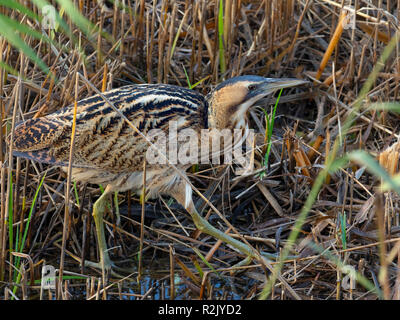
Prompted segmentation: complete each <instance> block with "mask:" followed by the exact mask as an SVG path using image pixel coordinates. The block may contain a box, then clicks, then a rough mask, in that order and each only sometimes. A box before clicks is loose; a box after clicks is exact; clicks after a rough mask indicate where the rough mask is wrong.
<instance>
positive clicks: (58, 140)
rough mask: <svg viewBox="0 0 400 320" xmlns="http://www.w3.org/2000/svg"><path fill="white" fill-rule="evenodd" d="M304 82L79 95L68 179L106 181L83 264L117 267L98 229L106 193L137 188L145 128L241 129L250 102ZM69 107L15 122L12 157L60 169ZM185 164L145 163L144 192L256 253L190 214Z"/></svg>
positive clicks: (131, 88) (258, 80) (254, 79)
mask: <svg viewBox="0 0 400 320" xmlns="http://www.w3.org/2000/svg"><path fill="white" fill-rule="evenodd" d="M303 83H305V81H303V80H298V79H272V78H263V77H260V76H239V77H235V78H232V79H229V80H227V81H224V82H222V83H221V84H219V85H218V86H216V88H215V89H214V90H212V91H211V92H210V93H209V94H208V95H207V96H206V97H205V96H203V95H202V94H199V93H197V92H196V91H194V90H189V89H184V88H181V87H177V86H173V85H166V84H140V85H128V86H124V87H121V88H118V89H114V90H111V91H108V92H105V93H104V94H102V95H101V94H98V95H94V96H92V97H89V98H86V99H83V100H81V101H79V102H78V103H77V117H76V135H75V144H74V149H73V150H74V153H73V163H72V178H73V179H74V180H75V181H81V182H89V183H94V184H102V185H106V188H105V191H104V193H103V194H102V195H101V196H100V197H99V199H98V200H97V201H96V202H95V203H94V206H93V217H94V221H95V225H96V234H97V241H98V245H99V253H100V263H99V264H94V263H92V264H89V265H92V266H93V265H96V266H97V267H99V268H102V269H103V271H104V270H110V269H112V268H114V267H115V268H117V266H116V265H115V264H114V263H113V262H112V261H111V259H110V257H109V254H108V251H107V245H106V239H105V234H104V225H103V213H104V210H105V204H106V198H107V195H109V194H110V193H111V192H115V191H126V190H133V191H134V192H136V193H137V194H140V193H141V192H142V189H143V175H144V172H143V163H144V161H145V158H146V151H147V149H148V148H149V142H148V141H147V140H146V139H145V135H146V134H147V133H148V132H149V131H150V130H152V129H161V130H163V131H168V124H169V123H170V121H176V123H177V130H178V132H179V130H183V129H184V128H191V129H193V130H195V131H196V132H199V131H200V130H201V129H207V128H209V129H219V130H222V129H245V128H248V117H247V114H248V111H249V108H250V107H251V106H252V105H254V104H255V103H256V102H257V101H259V100H260V99H262V98H264V97H265V96H267V95H269V94H271V93H273V92H275V91H276V90H278V89H281V88H286V87H292V86H296V85H299V84H303ZM117 110H119V111H120V112H118V111H117ZM73 112H74V107H73V106H68V107H65V108H62V109H60V110H59V111H57V112H55V113H52V114H49V115H47V116H45V117H42V118H37V119H30V120H27V121H25V122H22V123H20V124H19V125H17V126H16V128H15V131H14V140H13V147H14V155H15V156H18V157H24V158H28V159H32V160H34V161H39V162H43V163H49V164H53V165H57V166H61V167H63V168H64V169H66V168H67V167H68V164H69V152H70V147H71V134H72V122H73ZM121 113H122V114H121ZM129 122H131V124H129ZM133 128H136V129H137V130H133ZM178 144H179V141H178ZM178 148H179V145H178ZM191 165H192V164H185V165H182V164H177V165H176V166H174V165H172V166H171V164H170V163H166V164H164V165H159V164H154V165H151V164H148V165H147V167H146V174H145V177H146V181H145V190H146V195H145V197H146V198H155V197H157V196H158V195H160V194H164V195H169V196H172V197H173V198H175V199H176V201H177V202H178V203H180V204H181V205H182V206H183V207H184V208H185V209H186V210H187V212H188V213H189V214H190V215H191V217H192V219H193V221H194V223H195V225H196V227H197V228H198V229H199V230H200V231H202V232H204V233H207V234H209V235H211V236H213V237H215V238H217V239H220V240H222V241H224V242H226V243H228V244H230V245H232V246H233V247H235V248H236V249H238V250H239V251H240V252H241V253H243V254H244V255H246V256H249V257H252V258H254V257H256V256H255V255H254V253H253V251H252V250H251V248H250V247H249V246H248V245H246V244H245V243H243V242H241V241H239V240H236V239H234V238H232V237H231V236H229V235H227V234H225V233H224V232H222V231H220V230H218V229H216V228H215V227H213V226H212V225H211V224H210V223H209V222H208V221H207V220H205V219H204V218H203V217H202V216H201V215H200V214H199V213H198V212H197V210H196V208H195V206H194V203H193V200H192V187H191V184H190V183H189V180H188V178H187V175H186V170H187V169H188V168H189V167H190V166H191Z"/></svg>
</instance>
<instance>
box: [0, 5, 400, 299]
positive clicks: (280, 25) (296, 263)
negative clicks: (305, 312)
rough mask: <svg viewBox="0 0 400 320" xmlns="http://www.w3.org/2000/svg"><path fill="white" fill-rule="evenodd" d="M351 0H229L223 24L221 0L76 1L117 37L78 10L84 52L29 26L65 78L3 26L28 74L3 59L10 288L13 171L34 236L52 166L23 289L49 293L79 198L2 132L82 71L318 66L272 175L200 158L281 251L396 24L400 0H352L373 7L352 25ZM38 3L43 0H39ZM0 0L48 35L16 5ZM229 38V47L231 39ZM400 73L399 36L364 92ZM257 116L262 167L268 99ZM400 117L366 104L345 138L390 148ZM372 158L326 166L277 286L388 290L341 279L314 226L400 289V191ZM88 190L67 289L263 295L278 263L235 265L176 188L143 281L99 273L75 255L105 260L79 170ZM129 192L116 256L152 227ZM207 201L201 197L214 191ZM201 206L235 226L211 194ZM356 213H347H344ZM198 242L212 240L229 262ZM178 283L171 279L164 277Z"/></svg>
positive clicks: (113, 80)
mask: <svg viewBox="0 0 400 320" xmlns="http://www.w3.org/2000/svg"><path fill="white" fill-rule="evenodd" d="M342 2H343V4H346V5H347V4H348V3H347V2H348V1H328V0H314V1H309V0H298V1H297V0H267V1H250V0H249V1H244V0H243V1H241V0H236V1H230V0H226V1H223V3H224V16H223V17H224V19H223V25H222V28H221V29H220V30H221V31H220V34H221V38H219V32H218V22H219V21H218V13H219V1H195V2H192V1H164V0H162V1H144V0H142V1H135V2H132V3H131V2H129V1H120V3H122V4H125V5H127V7H128V8H129V10H128V9H127V8H126V9H121V8H118V7H117V6H113V5H110V3H108V2H107V3H106V4H105V6H103V7H102V8H103V10H102V9H101V6H100V5H99V3H101V2H99V3H98V2H96V1H89V0H80V1H76V3H77V5H78V7H79V10H80V12H81V13H82V14H83V15H84V16H85V17H86V18H87V19H89V20H90V21H91V22H92V23H93V24H94V25H96V26H97V27H98V28H100V29H101V30H102V31H105V32H107V33H108V34H109V35H110V36H111V37H112V38H108V39H107V38H106V37H102V36H100V35H96V36H95V37H94V38H93V39H88V37H87V36H85V35H84V34H82V33H81V32H79V29H78V28H77V27H76V26H74V25H73V24H72V23H71V22H70V21H69V19H68V18H67V17H65V19H66V21H67V22H68V23H69V25H70V27H71V28H72V30H73V32H74V36H75V37H76V39H78V41H79V43H80V48H81V53H80V52H79V51H78V50H77V46H76V45H75V44H74V43H73V41H71V39H70V38H69V37H68V36H66V35H65V34H63V33H61V32H59V31H58V32H56V33H55V37H54V39H55V41H56V42H57V43H59V44H60V45H63V46H65V47H66V48H67V50H65V51H63V50H61V49H60V48H58V47H54V46H50V45H49V44H48V43H45V42H41V41H38V40H37V39H34V38H32V37H29V36H25V38H24V41H25V42H26V43H27V44H29V45H30V46H31V47H32V48H33V49H34V51H35V52H36V54H37V55H38V56H39V57H40V58H41V59H42V60H43V61H44V62H45V63H46V64H47V65H48V66H49V67H50V68H51V70H52V71H53V72H54V73H55V75H56V76H57V78H58V79H59V82H55V81H54V80H52V79H51V78H50V77H48V76H46V74H45V73H44V72H43V71H42V70H40V68H38V67H37V66H36V65H34V64H33V63H32V62H31V61H30V60H28V59H27V58H26V57H25V56H23V55H21V54H20V53H19V52H18V51H17V50H16V49H14V48H13V47H12V46H11V45H10V44H9V43H8V42H7V41H6V40H4V39H0V47H1V52H2V61H4V62H6V63H7V64H9V65H10V66H12V67H13V68H14V69H15V70H18V72H19V74H20V76H21V77H22V79H23V80H21V78H18V77H16V76H13V75H12V74H10V73H7V72H6V71H5V70H4V69H0V72H1V74H0V79H3V81H1V83H0V92H1V99H0V109H1V123H2V125H3V130H0V150H2V151H1V152H0V161H1V217H0V220H1V221H0V222H1V224H0V225H1V226H2V227H1V228H0V277H1V283H0V286H1V289H2V292H4V297H5V298H6V299H11V298H12V296H13V290H14V284H15V283H14V280H15V279H16V278H13V277H14V275H13V273H14V269H13V268H12V267H11V265H13V264H15V261H16V259H17V256H16V255H15V254H10V244H9V237H10V229H9V227H8V210H7V209H8V208H10V206H11V204H8V205H7V201H6V199H7V197H8V193H7V190H9V186H10V182H11V181H10V177H11V175H12V200H13V203H12V210H13V228H12V231H13V237H14V239H15V238H18V237H20V238H21V236H22V234H23V232H24V228H25V227H26V223H27V221H28V220H27V218H28V214H29V210H30V207H31V204H32V202H33V199H34V198H35V192H36V191H37V190H38V186H39V183H40V181H41V179H42V178H43V176H44V173H45V174H46V176H45V179H44V182H43V187H42V188H41V189H40V191H39V193H38V196H37V200H36V203H35V205H34V206H33V212H32V220H31V221H30V225H29V230H28V233H27V240H26V246H25V248H24V250H23V253H24V254H25V255H23V256H22V258H21V257H20V258H21V259H22V261H23V264H22V266H21V269H20V272H21V275H22V278H21V279H19V284H18V286H17V288H18V289H17V290H16V291H15V292H14V294H15V296H16V297H17V298H19V299H22V298H29V299H37V298H39V297H40V296H42V297H43V296H44V297H45V298H47V297H48V294H50V292H45V293H43V292H41V293H40V290H39V287H40V286H39V284H37V283H36V284H34V285H33V286H32V283H31V282H30V281H31V280H32V279H40V270H41V267H42V265H43V264H45V263H46V264H52V265H54V266H56V267H57V268H58V266H59V265H60V257H61V254H60V252H62V251H63V250H62V249H61V247H62V237H63V213H64V207H65V203H66V198H65V189H66V185H65V184H66V177H65V175H64V174H63V173H62V172H61V170H60V169H59V168H57V167H52V166H48V165H43V164H39V163H34V162H31V161H28V160H25V159H19V158H18V159H17V158H14V159H13V158H12V157H9V149H8V148H7V147H6V145H5V136H6V135H7V134H8V133H9V132H10V129H11V125H12V121H13V117H14V120H15V121H20V120H22V119H28V118H32V117H40V116H42V115H45V114H48V113H50V112H53V111H55V110H57V109H59V108H61V107H63V106H66V105H68V104H71V103H73V101H74V95H75V92H74V86H75V75H76V73H77V72H79V73H80V74H82V75H83V76H84V77H85V78H86V79H87V80H89V81H90V83H92V84H93V85H94V86H96V87H97V88H98V89H100V90H102V91H104V90H106V89H110V88H116V87H119V86H122V85H124V84H127V83H132V82H133V83H146V82H148V83H158V82H164V83H170V84H178V85H180V86H184V87H187V86H188V82H190V84H192V85H193V84H195V83H198V82H200V83H199V84H198V85H197V86H196V88H194V90H199V91H200V92H202V93H207V92H208V90H209V89H210V88H211V87H212V86H213V85H215V84H216V83H218V82H219V81H221V80H222V79H224V78H230V77H232V76H236V75H240V74H258V75H268V76H271V77H298V78H303V79H308V80H310V86H309V87H306V88H296V89H293V90H291V91H285V93H284V95H285V96H284V97H282V99H281V101H280V103H279V106H278V112H279V116H278V117H277V120H276V123H275V129H274V136H273V139H272V140H273V146H272V152H271V156H270V159H269V166H268V168H269V170H268V171H267V172H266V174H265V175H264V176H263V179H260V175H252V176H246V177H234V176H233V174H232V171H231V168H229V167H222V166H221V167H214V168H209V167H202V166H200V167H199V168H198V171H197V172H195V171H196V170H194V173H193V174H192V175H191V177H192V181H194V183H195V185H196V187H198V188H199V190H201V191H202V192H205V194H206V195H207V196H208V197H209V199H210V200H211V201H212V202H213V204H214V205H215V206H217V208H218V209H219V210H220V211H221V212H223V213H224V214H225V215H226V216H227V217H228V218H229V219H230V220H231V221H232V222H233V224H234V226H235V228H236V230H237V231H238V232H240V234H242V235H243V237H244V239H246V240H247V241H249V242H250V243H251V244H252V245H253V246H254V247H255V248H257V249H259V250H263V251H268V252H270V253H279V252H280V251H281V249H282V247H283V246H284V245H285V244H286V241H287V238H288V235H289V233H290V230H291V228H292V227H293V225H294V222H295V221H296V218H297V217H298V215H299V213H300V210H301V208H302V207H303V205H304V202H305V200H306V198H307V196H308V194H309V192H310V189H311V186H312V184H313V182H314V181H315V178H316V176H317V174H318V172H319V171H320V170H321V167H322V166H323V165H324V164H325V163H326V157H327V156H328V155H329V154H330V152H331V148H332V145H333V141H334V140H335V138H336V137H337V136H338V135H340V134H341V124H342V123H343V122H344V120H345V119H346V117H347V115H348V114H349V111H350V110H351V108H352V106H353V104H354V102H355V99H356V98H357V96H358V95H359V92H360V89H361V87H362V85H363V84H364V82H365V81H366V79H367V77H368V76H369V74H370V72H371V71H372V69H373V66H374V65H375V64H376V62H377V61H378V58H379V57H380V55H381V54H382V52H383V49H384V48H385V46H386V45H387V44H388V43H389V40H390V38H391V37H392V36H393V35H394V33H395V32H396V31H397V30H396V28H397V27H398V23H396V21H397V20H396V19H399V18H400V1H382V0H379V1H363V0H358V1H357V0H356V1H351V2H352V5H354V2H355V5H356V6H358V7H360V8H367V7H368V8H369V9H370V10H362V11H360V14H359V15H357V24H356V26H357V27H356V28H355V29H352V28H344V29H343V28H340V23H339V21H341V20H343V19H344V15H343V11H341V5H342ZM28 6H29V7H30V8H31V9H32V10H34V11H36V12H38V9H37V8H36V7H34V6H32V4H28ZM0 10H1V11H2V12H3V13H4V14H6V15H8V16H10V17H12V18H13V19H15V20H17V21H21V22H23V23H25V24H28V23H29V24H30V26H31V27H34V28H35V29H36V30H38V31H39V32H48V33H49V35H51V32H50V31H45V30H42V29H40V27H39V25H38V23H37V22H34V21H32V20H30V19H31V18H28V17H26V16H24V15H23V14H21V13H20V12H18V11H17V10H11V9H7V8H1V9H0ZM222 30H223V32H222ZM221 40H223V46H224V51H220V45H219V43H220V41H221ZM82 52H83V53H84V54H85V56H83V55H82ZM186 73H187V76H186ZM399 73H400V59H399V48H398V47H397V48H396V50H395V52H394V53H393V54H392V56H391V57H390V59H389V60H388V61H387V62H386V64H385V66H384V68H383V69H382V70H381V72H380V73H379V75H378V77H377V79H376V81H375V83H374V86H373V89H372V90H371V91H370V92H369V94H368V100H367V103H370V102H383V101H396V100H398V99H399V88H400V87H399V85H398V83H399ZM91 94H93V90H92V89H91V88H90V86H89V85H87V83H85V82H83V81H79V83H78V96H79V97H80V98H83V97H86V96H90V95H91ZM273 100H274V99H270V100H268V101H265V104H264V105H263V107H265V108H267V110H269V105H271V104H273V102H274V101H273ZM13 113H14V115H13ZM251 119H252V122H253V127H254V128H255V130H256V132H257V150H256V152H255V155H254V157H255V170H256V171H257V170H258V172H261V171H262V170H263V167H262V164H261V159H262V157H263V155H264V153H265V141H266V140H265V132H266V130H265V118H264V113H263V111H262V110H261V109H254V110H253V111H252V113H251ZM397 121H398V116H397V115H396V114H394V113H390V112H387V111H376V110H372V111H371V110H370V111H366V112H362V113H361V112H360V113H359V115H358V117H357V119H356V121H355V123H354V124H353V126H352V127H351V129H350V131H349V134H348V135H347V138H346V140H345V143H344V144H343V146H342V148H341V150H340V152H341V153H343V152H345V151H349V150H353V149H357V148H363V149H366V150H368V151H370V152H372V153H373V154H377V153H378V152H380V151H381V150H384V149H385V148H386V147H387V146H389V145H390V144H391V143H392V142H393V141H395V137H396V132H397V130H398V125H397V124H396V123H397ZM388 157H389V158H390V157H392V158H391V159H392V160H391V161H392V162H390V165H387V164H386V162H388V161H389V160H382V161H381V162H382V163H383V164H384V165H387V166H392V167H396V166H397V161H396V160H393V154H392V155H391V156H390V152H389V156H388ZM10 159H11V162H10ZM359 168H360V167H359V166H356V165H352V166H349V167H345V168H344V169H342V170H339V171H338V172H336V173H335V174H332V175H330V176H329V177H328V178H327V179H326V181H325V183H324V185H323V187H322V189H321V191H320V192H319V195H318V199H317V201H316V202H315V204H314V205H313V207H312V209H311V210H310V212H309V215H308V217H307V219H306V222H305V224H304V226H303V228H302V231H301V233H300V235H299V238H298V240H297V242H296V245H295V247H294V250H293V252H292V253H291V254H292V255H297V257H296V258H289V259H288V260H287V261H286V262H285V263H284V264H283V268H282V270H281V274H282V276H283V277H284V279H285V280H286V281H287V285H286V286H285V285H282V284H281V283H280V282H279V281H278V282H277V286H275V287H274V289H273V292H272V294H271V295H270V297H269V298H271V299H292V298H293V295H292V294H290V293H289V292H288V291H289V290H288V287H287V286H290V288H291V289H293V290H294V291H295V292H296V293H297V295H298V297H300V298H302V299H376V298H377V294H376V293H375V292H371V291H368V290H367V289H366V288H364V287H363V286H362V285H360V284H357V285H356V286H355V287H354V288H353V289H345V288H343V287H342V286H341V285H340V284H341V282H342V280H343V278H344V277H345V274H343V273H342V269H340V268H339V267H338V266H337V264H336V263H335V262H334V260H333V259H329V258H327V257H326V256H323V255H322V254H321V253H320V252H318V250H316V249H315V248H313V247H311V246H310V245H309V243H310V241H313V242H314V243H316V244H317V245H318V246H319V248H322V249H321V250H325V249H326V250H329V251H330V253H331V254H332V255H333V256H335V257H336V258H339V259H340V260H342V261H344V262H345V264H347V265H350V266H353V267H354V268H355V270H357V271H359V272H360V274H362V275H364V276H365V277H366V278H367V279H369V280H370V281H371V283H373V284H374V285H376V286H377V287H378V288H380V289H382V290H383V293H384V295H385V297H386V298H391V299H392V298H397V299H398V298H400V296H399V290H400V272H399V265H398V261H399V259H398V257H397V255H398V254H399V252H400V249H399V239H400V234H399V233H400V221H399V220H400V218H399V209H398V206H399V201H398V196H397V195H396V194H394V193H386V194H384V195H381V194H377V193H376V190H375V189H374V187H375V186H377V185H378V183H379V180H378V179H377V178H376V177H374V176H371V175H369V174H367V173H363V174H362V175H361V176H358V173H360V171H357V170H358V169H359ZM76 191H77V192H74V189H73V187H72V186H71V189H70V192H69V193H70V197H69V204H70V206H69V207H70V219H69V221H68V228H67V230H66V231H67V234H66V235H67V239H68V240H67V243H66V248H65V257H66V258H65V265H64V274H65V275H68V274H69V273H68V272H75V273H77V274H80V275H82V276H84V277H87V278H86V280H85V278H83V280H82V279H71V280H65V281H64V282H63V286H62V287H59V288H58V290H56V293H55V297H56V298H57V299H70V298H85V297H87V298H90V299H101V298H111V299H113V298H125V299H126V298H132V297H136V298H139V299H140V298H174V297H177V298H181V299H188V298H195V299H198V298H200V299H205V298H227V299H231V298H246V299H247V298H249V299H253V298H256V297H257V296H258V294H259V293H260V292H261V291H262V288H263V284H264V282H265V281H266V279H267V278H268V276H269V274H270V271H268V270H267V269H266V268H265V266H260V265H258V264H257V262H254V263H253V264H251V265H250V266H248V267H243V270H242V272H240V273H236V274H230V273H229V268H230V267H231V266H232V265H233V264H234V263H237V262H239V261H240V260H241V257H238V255H237V253H236V252H235V251H233V250H232V249H231V248H229V247H226V246H225V245H224V244H222V245H221V244H219V243H217V244H215V240H214V239H212V238H210V237H208V236H206V235H203V234H199V232H197V231H196V230H195V229H194V228H193V223H192V222H191V220H190V219H187V217H186V215H185V214H184V212H183V210H182V209H181V208H179V207H178V206H175V205H174V204H172V205H171V204H170V205H169V207H168V205H167V202H168V199H161V200H158V201H154V202H151V203H147V204H146V225H145V227H144V231H143V237H142V239H143V240H142V241H143V249H142V253H143V261H141V262H140V264H141V273H142V275H141V284H142V286H141V288H142V290H141V291H140V290H139V291H136V292H138V293H137V294H132V290H131V288H132V287H133V288H134V289H133V291H135V289H137V288H138V287H137V286H136V285H133V284H132V281H133V282H134V281H136V279H137V276H138V274H137V272H135V273H133V274H132V275H131V276H130V277H129V278H127V279H123V280H121V279H113V278H111V279H108V280H107V282H106V283H102V280H101V277H100V276H101V275H100V274H99V273H98V272H97V271H95V270H91V269H87V268H81V267H79V263H78V262H79V261H81V260H82V259H90V260H92V261H98V254H97V248H96V241H95V232H94V224H93V221H92V217H91V210H92V204H93V202H94V201H93V200H95V199H96V198H97V197H98V196H99V194H100V190H99V187H98V186H96V185H79V184H78V185H77V189H76ZM213 191H215V192H213ZM77 197H78V199H77ZM118 200H119V206H120V210H121V213H122V214H123V218H122V220H121V227H118V226H117V225H116V224H115V217H114V216H113V215H108V216H107V217H106V220H107V221H106V223H107V226H108V231H107V237H108V241H109V243H108V246H109V247H110V248H111V247H115V248H116V249H113V250H111V254H112V255H113V256H114V259H116V260H123V259H126V258H129V259H136V258H137V256H138V254H137V252H138V248H139V245H138V243H139V241H140V238H141V235H140V214H141V205H140V203H139V199H138V198H137V197H136V196H135V195H133V194H131V193H130V192H127V193H126V194H119V196H118ZM110 203H111V202H110ZM198 205H199V206H201V205H202V203H201V201H199V202H198ZM114 210H115V209H114ZM171 212H172V213H173V214H174V215H175V217H174V218H171ZM203 214H204V215H207V217H208V219H209V220H210V221H211V222H213V224H214V225H219V227H220V228H222V229H224V230H226V226H223V225H222V224H221V223H220V221H219V220H218V218H217V216H216V215H215V214H214V213H213V212H212V210H210V209H209V207H208V206H205V208H204V211H203ZM343 217H345V220H347V221H346V223H347V224H346V226H345V227H344V225H343V221H344V219H343ZM378 217H381V219H378ZM177 221H179V223H177ZM341 221H342V223H341ZM183 229H184V230H183ZM344 230H346V231H345V233H343V231H344ZM230 232H231V233H232V234H233V235H235V232H232V230H230ZM380 241H381V242H380ZM379 243H380V245H379ZM192 247H195V248H198V250H200V252H201V253H202V255H203V256H204V257H206V259H207V260H209V261H210V263H211V265H212V266H213V268H215V269H216V270H217V273H216V272H214V271H215V270H212V269H210V268H209V266H207V265H206V264H205V263H204V262H203V261H202V260H201V258H200V257H199V255H197V254H196V253H195V251H194V250H193V249H192ZM14 251H15V249H14ZM29 261H30V263H28V262H29ZM271 264H272V265H274V264H275V263H274V262H273V261H272V262H271ZM382 269H383V270H386V276H379V273H380V271H381V270H382ZM149 270H152V271H149ZM156 273H157V274H158V273H160V274H161V276H158V275H156ZM148 274H151V276H148ZM69 275H70V274H69ZM176 275H179V278H180V280H181V283H182V284H181V285H179V286H178V287H174V285H172V286H171V284H173V283H174V281H172V280H173V279H175V277H176ZM218 275H220V276H221V277H219V276H218ZM160 277H161V278H160ZM149 279H150V280H149ZM156 279H159V280H158V281H156ZM143 282H145V286H143ZM217 284H218V285H217ZM221 284H222V287H221V286H220V285H221ZM165 286H168V288H169V289H168V290H166V291H165V290H164V287H165ZM156 292H157V293H158V294H156ZM165 292H168V294H166V293H165ZM39 293H40V294H39Z"/></svg>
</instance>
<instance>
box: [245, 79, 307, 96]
mask: <svg viewBox="0 0 400 320" xmlns="http://www.w3.org/2000/svg"><path fill="white" fill-rule="evenodd" d="M307 82H308V81H305V80H300V79H290V78H281V79H274V78H265V80H264V81H262V82H258V83H257V84H255V88H254V89H253V90H251V91H249V93H248V97H247V99H251V98H255V97H258V98H259V99H260V98H262V97H265V96H267V95H269V94H271V93H273V92H275V91H277V90H279V89H283V88H289V87H295V86H298V85H301V84H305V83H307Z"/></svg>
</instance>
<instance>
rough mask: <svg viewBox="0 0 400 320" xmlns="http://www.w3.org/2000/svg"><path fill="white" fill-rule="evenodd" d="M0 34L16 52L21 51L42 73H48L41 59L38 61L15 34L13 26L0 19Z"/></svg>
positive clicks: (31, 50) (33, 53) (34, 54)
mask: <svg viewBox="0 0 400 320" xmlns="http://www.w3.org/2000/svg"><path fill="white" fill-rule="evenodd" d="M0 34H1V35H2V36H4V38H6V39H7V41H8V42H9V43H10V44H11V45H13V46H14V47H15V48H17V49H18V50H21V51H22V52H23V53H24V55H25V56H27V57H28V58H29V59H30V60H31V61H33V62H34V63H36V64H37V65H38V66H39V68H40V69H42V70H43V71H44V72H46V73H48V72H49V68H48V66H47V65H46V64H45V63H44V62H43V60H42V59H40V58H39V57H38V56H37V55H36V53H35V52H34V51H33V49H32V48H31V47H29V46H28V45H27V44H26V43H25V42H24V41H23V40H22V39H21V38H20V37H19V36H18V34H17V33H16V32H15V30H14V28H13V26H12V25H11V24H9V23H8V22H7V20H5V19H1V18H0Z"/></svg>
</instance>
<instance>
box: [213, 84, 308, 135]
mask: <svg viewBox="0 0 400 320" xmlns="http://www.w3.org/2000/svg"><path fill="white" fill-rule="evenodd" d="M306 82H307V81H304V80H298V79H272V78H263V77H259V76H239V77H235V78H231V79H229V80H226V81H224V82H222V83H220V84H219V85H218V86H217V87H216V88H215V89H214V90H213V91H212V92H210V93H209V94H208V95H207V100H208V103H209V109H208V125H209V127H210V128H216V129H220V130H221V129H225V128H231V129H234V128H238V129H239V128H244V127H245V125H246V123H247V113H248V111H249V108H250V107H251V106H252V105H254V104H255V103H256V102H257V101H258V100H260V99H262V98H264V97H265V96H267V95H268V94H270V93H273V92H275V91H277V90H279V89H281V88H287V87H293V86H296V85H299V84H303V83H306Z"/></svg>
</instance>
